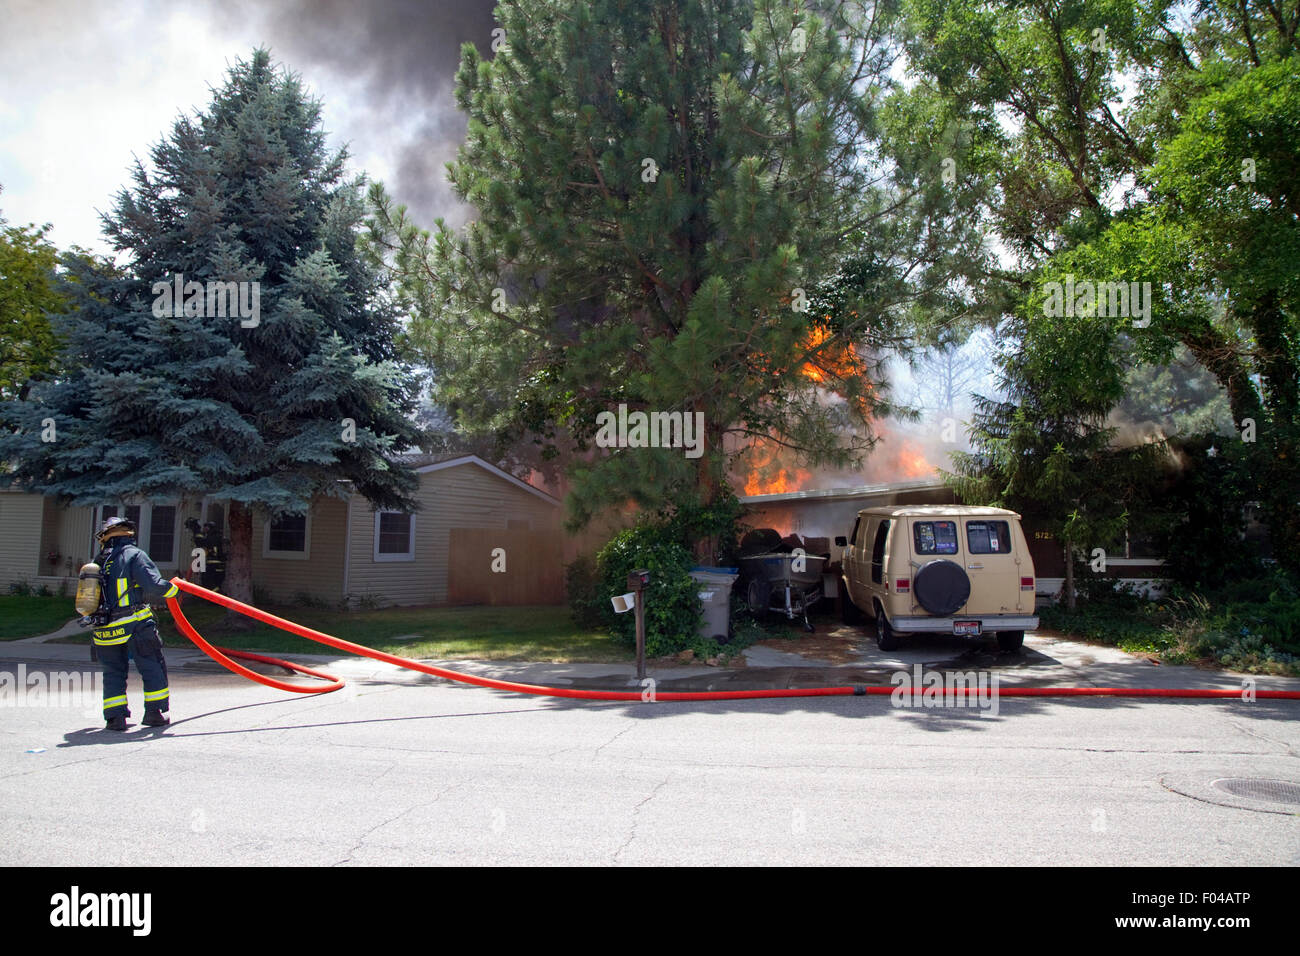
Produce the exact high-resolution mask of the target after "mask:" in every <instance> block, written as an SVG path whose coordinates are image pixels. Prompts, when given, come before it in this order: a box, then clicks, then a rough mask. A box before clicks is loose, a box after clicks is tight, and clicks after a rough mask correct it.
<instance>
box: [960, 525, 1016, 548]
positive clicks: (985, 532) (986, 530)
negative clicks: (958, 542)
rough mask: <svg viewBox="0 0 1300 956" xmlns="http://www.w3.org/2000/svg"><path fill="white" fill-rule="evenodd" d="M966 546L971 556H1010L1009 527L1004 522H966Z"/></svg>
mask: <svg viewBox="0 0 1300 956" xmlns="http://www.w3.org/2000/svg"><path fill="white" fill-rule="evenodd" d="M966 544H967V547H968V548H969V550H970V553H971V554H1010V553H1011V527H1010V526H1009V525H1008V524H1007V523H1006V522H1005V521H967V522H966Z"/></svg>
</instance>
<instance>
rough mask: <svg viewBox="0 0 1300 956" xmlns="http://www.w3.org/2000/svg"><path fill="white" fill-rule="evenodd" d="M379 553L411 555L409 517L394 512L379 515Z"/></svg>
mask: <svg viewBox="0 0 1300 956" xmlns="http://www.w3.org/2000/svg"><path fill="white" fill-rule="evenodd" d="M379 553H380V554H410V553H411V516H410V515H407V514H399V513H397V512H395V511H384V512H381V513H380V515H379Z"/></svg>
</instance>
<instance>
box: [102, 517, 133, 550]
mask: <svg viewBox="0 0 1300 956" xmlns="http://www.w3.org/2000/svg"><path fill="white" fill-rule="evenodd" d="M124 534H125V535H130V536H131V537H135V522H134V521H132V520H131V519H130V518H109V519H108V520H107V521H105V522H104V523H103V524H102V525H100V526H99V531H98V532H97V533H96V534H95V537H96V538H98V539H99V543H100V544H103V543H104V542H105V541H107V540H108V539H109V538H117V537H120V536H121V535H124Z"/></svg>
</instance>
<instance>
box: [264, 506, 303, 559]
mask: <svg viewBox="0 0 1300 956" xmlns="http://www.w3.org/2000/svg"><path fill="white" fill-rule="evenodd" d="M310 556H311V513H310V512H308V513H306V514H300V515H292V514H291V515H281V516H280V517H278V518H276V519H275V520H273V521H267V522H265V523H264V524H263V525H262V557H264V558H285V559H288V560H292V561H305V560H306V559H307V558H308V557H310Z"/></svg>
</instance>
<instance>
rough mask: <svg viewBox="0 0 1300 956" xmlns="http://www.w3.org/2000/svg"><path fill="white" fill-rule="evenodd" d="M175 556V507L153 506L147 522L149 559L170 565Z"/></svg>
mask: <svg viewBox="0 0 1300 956" xmlns="http://www.w3.org/2000/svg"><path fill="white" fill-rule="evenodd" d="M175 555H176V506H175V505H154V506H153V516H152V517H151V518H150V520H149V557H151V558H153V559H154V560H155V561H161V562H163V563H164V564H170V563H171V562H172V561H173V560H174V558H175Z"/></svg>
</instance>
